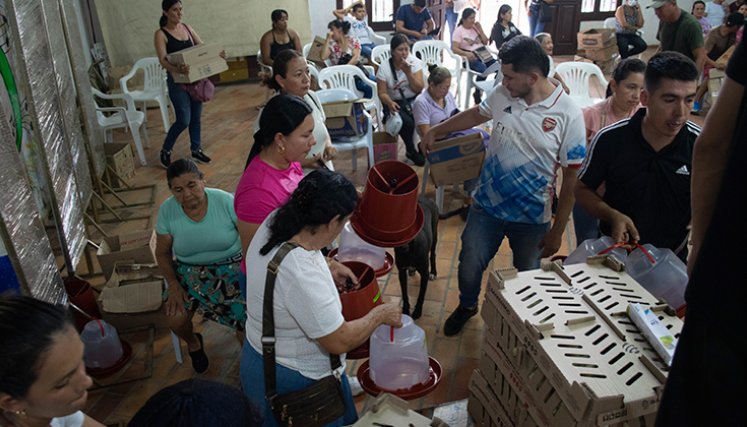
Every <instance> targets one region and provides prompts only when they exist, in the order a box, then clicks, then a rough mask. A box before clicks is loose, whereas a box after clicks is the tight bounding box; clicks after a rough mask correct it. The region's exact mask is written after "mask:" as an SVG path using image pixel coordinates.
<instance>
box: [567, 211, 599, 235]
mask: <svg viewBox="0 0 747 427" xmlns="http://www.w3.org/2000/svg"><path fill="white" fill-rule="evenodd" d="M573 228H574V230H575V231H576V245H580V244H581V242H583V241H584V240H589V239H597V238H599V220H597V219H596V218H594V217H593V216H591V215H589V213H588V212H586V210H585V209H584V208H582V207H581V206H579V204H578V203H576V204H575V205H573Z"/></svg>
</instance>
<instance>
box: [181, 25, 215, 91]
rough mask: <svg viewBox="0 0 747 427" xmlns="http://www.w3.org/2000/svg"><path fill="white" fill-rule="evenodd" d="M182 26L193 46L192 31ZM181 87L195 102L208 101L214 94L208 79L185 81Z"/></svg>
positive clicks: (212, 86) (213, 88)
mask: <svg viewBox="0 0 747 427" xmlns="http://www.w3.org/2000/svg"><path fill="white" fill-rule="evenodd" d="M184 28H186V29H187V34H189V41H191V42H192V46H194V45H195V42H194V39H192V32H191V31H190V30H189V27H187V26H186V25H185V26H184ZM182 89H184V90H185V91H186V92H187V93H188V94H189V97H190V98H192V99H193V100H195V101H197V102H208V101H210V100H211V99H213V95H215V85H214V84H213V82H212V81H211V80H210V79H202V80H197V81H196V82H192V83H185V84H183V85H182Z"/></svg>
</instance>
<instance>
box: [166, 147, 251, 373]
mask: <svg viewBox="0 0 747 427" xmlns="http://www.w3.org/2000/svg"><path fill="white" fill-rule="evenodd" d="M166 179H167V180H168V184H169V189H170V190H171V194H172V197H169V198H168V199H166V201H165V202H163V204H162V205H161V207H160V209H159V211H158V222H157V224H156V234H157V241H156V258H157V260H158V265H159V268H160V270H161V273H162V274H163V276H164V278H165V279H166V282H167V284H168V291H167V298H166V303H165V305H164V311H165V313H166V317H167V319H168V324H169V328H171V330H172V331H174V333H175V334H176V335H178V336H179V337H180V338H181V339H183V340H184V341H186V343H187V348H188V349H189V355H190V357H191V359H192V367H193V368H194V370H195V371H196V372H198V373H202V372H205V371H206V370H207V368H208V358H207V355H206V354H205V350H204V346H203V342H202V336H201V335H200V334H196V333H194V331H193V329H192V315H193V314H194V312H195V311H197V312H199V313H200V314H201V315H202V317H204V318H206V319H210V320H213V321H216V322H218V323H220V324H223V325H226V326H228V327H231V328H233V329H234V331H235V332H236V336H237V338H238V339H239V342H241V340H243V331H244V324H245V322H246V304H245V302H244V300H243V299H242V297H241V292H240V289H239V271H240V265H241V240H240V238H239V232H238V229H237V228H236V223H237V219H236V213H235V212H234V209H233V195H232V194H231V193H227V192H225V191H223V190H219V189H216V188H205V181H204V179H203V175H202V172H200V170H199V169H197V166H196V165H195V164H194V162H192V161H191V160H187V159H181V160H177V161H175V162H173V163H171V165H170V166H169V168H168V169H167V171H166Z"/></svg>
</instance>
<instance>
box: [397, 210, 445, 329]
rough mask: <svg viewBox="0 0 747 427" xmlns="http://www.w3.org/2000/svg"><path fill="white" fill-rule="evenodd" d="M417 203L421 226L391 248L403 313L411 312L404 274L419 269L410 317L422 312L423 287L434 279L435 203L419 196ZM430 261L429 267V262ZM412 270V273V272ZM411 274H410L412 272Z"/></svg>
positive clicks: (405, 275) (436, 226) (425, 288)
mask: <svg viewBox="0 0 747 427" xmlns="http://www.w3.org/2000/svg"><path fill="white" fill-rule="evenodd" d="M418 204H419V205H420V207H422V208H423V214H424V217H425V221H424V224H423V228H422V229H420V232H419V233H418V234H417V235H416V236H415V238H414V239H413V240H412V241H411V242H410V243H408V244H406V245H403V246H398V247H396V248H394V258H395V259H394V263H395V264H396V265H397V270H398V271H399V286H400V288H401V290H402V313H403V314H407V315H409V314H410V300H409V298H408V296H407V276H408V273H409V272H410V269H411V268H412V269H414V270H415V271H417V272H418V273H420V292H419V293H418V300H417V302H416V303H415V309H414V310H413V311H412V318H413V319H417V318H419V317H420V315H421V314H422V312H423V301H424V300H425V291H426V290H427V289H428V279H430V280H435V279H436V243H437V240H438V207H437V206H436V203H435V202H434V201H433V200H431V199H427V198H425V197H420V198H418ZM429 261H430V270H429V269H428V262H429ZM412 274H414V273H412ZM412 274H410V275H412Z"/></svg>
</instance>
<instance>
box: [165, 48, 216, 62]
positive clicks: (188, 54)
mask: <svg viewBox="0 0 747 427" xmlns="http://www.w3.org/2000/svg"><path fill="white" fill-rule="evenodd" d="M221 51H223V47H221V46H220V45H218V44H215V43H203V44H198V45H197V46H192V47H188V48H186V49H183V50H180V51H178V52H174V53H170V54H168V55H166V60H167V61H169V63H171V64H174V65H182V64H187V65H189V66H190V67H191V66H192V65H198V64H204V63H206V62H211V61H213V60H215V59H216V58H220V53H221ZM221 59H223V58H221Z"/></svg>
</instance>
